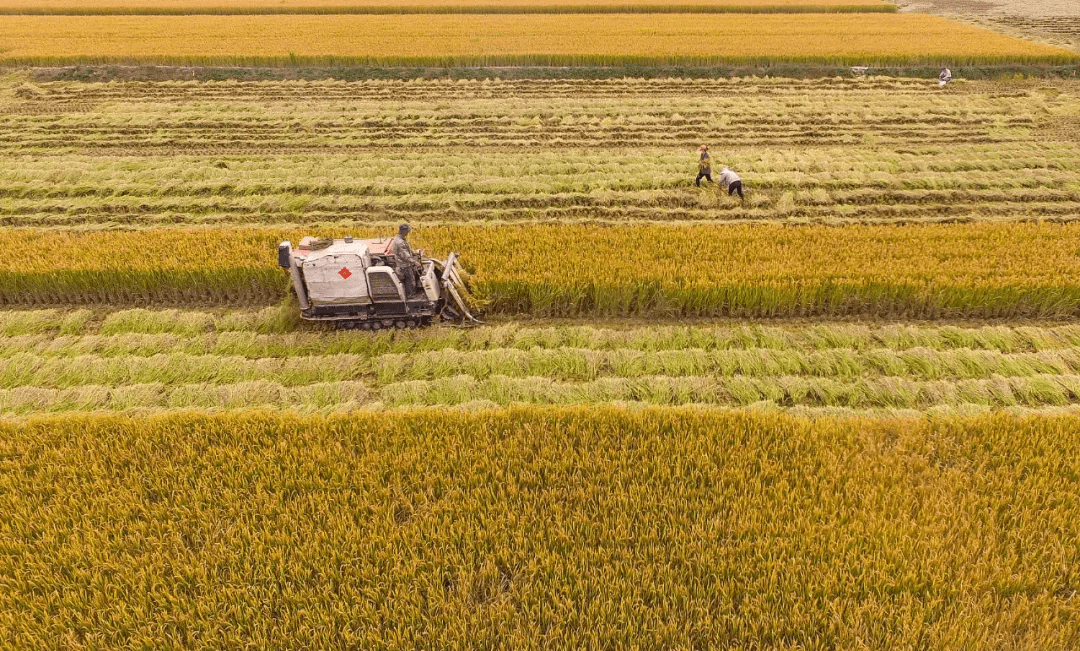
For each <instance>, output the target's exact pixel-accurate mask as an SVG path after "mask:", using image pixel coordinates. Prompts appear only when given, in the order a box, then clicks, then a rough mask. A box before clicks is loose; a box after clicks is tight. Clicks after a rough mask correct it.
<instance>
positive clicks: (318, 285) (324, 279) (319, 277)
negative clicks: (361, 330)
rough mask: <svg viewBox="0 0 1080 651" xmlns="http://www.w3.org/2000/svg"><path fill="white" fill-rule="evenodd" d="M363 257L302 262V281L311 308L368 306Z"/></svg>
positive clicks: (352, 255)
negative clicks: (362, 304)
mask: <svg viewBox="0 0 1080 651" xmlns="http://www.w3.org/2000/svg"><path fill="white" fill-rule="evenodd" d="M365 266H366V264H365V260H364V257H363V256H362V255H360V254H356V253H341V254H337V255H326V256H322V257H319V258H316V259H314V260H308V261H306V262H304V280H305V281H306V282H307V292H308V300H310V301H311V304H312V305H336V304H342V303H370V302H371V298H370V297H369V295H368V285H367V279H366V277H365V274H364V271H365Z"/></svg>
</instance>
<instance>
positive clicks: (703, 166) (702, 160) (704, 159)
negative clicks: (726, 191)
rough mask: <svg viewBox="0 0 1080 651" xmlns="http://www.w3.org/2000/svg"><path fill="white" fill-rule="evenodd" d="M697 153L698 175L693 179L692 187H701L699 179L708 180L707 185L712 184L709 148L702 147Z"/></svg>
mask: <svg viewBox="0 0 1080 651" xmlns="http://www.w3.org/2000/svg"><path fill="white" fill-rule="evenodd" d="M698 151H700V152H701V156H699V157H698V164H697V167H698V174H697V178H696V179H694V185H696V186H698V187H699V188H700V187H701V179H708V181H709V183H712V159H710V158H709V148H708V147H706V146H705V145H702V146H701V148H700V149H698Z"/></svg>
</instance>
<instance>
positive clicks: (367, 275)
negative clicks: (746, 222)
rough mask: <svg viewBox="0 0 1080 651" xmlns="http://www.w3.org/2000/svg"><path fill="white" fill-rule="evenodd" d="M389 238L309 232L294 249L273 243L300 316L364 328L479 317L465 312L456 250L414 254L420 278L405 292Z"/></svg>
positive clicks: (464, 289) (468, 320) (471, 320)
mask: <svg viewBox="0 0 1080 651" xmlns="http://www.w3.org/2000/svg"><path fill="white" fill-rule="evenodd" d="M391 242H392V240H391V239H389V238H376V239H368V240H361V239H355V238H352V237H346V238H343V239H319V238H315V237H310V236H309V237H305V238H304V239H302V240H300V244H299V245H298V246H297V247H296V249H293V247H292V243H291V242H282V243H281V244H280V245H278V265H279V266H280V267H281V268H282V269H284V270H285V271H286V272H288V274H289V276H290V277H291V279H292V286H293V289H295V290H296V297H297V299H298V301H299V303H300V316H301V317H302V318H304V319H306V320H308V321H323V322H328V323H333V324H334V325H336V326H337V327H339V328H349V329H363V330H380V329H384V328H417V327H421V326H425V325H428V324H430V323H431V322H432V321H433V320H434V319H436V318H438V319H441V320H444V321H455V322H458V323H461V324H464V325H473V324H477V323H480V321H478V320H477V319H476V318H475V317H473V315H472V314H471V313H470V312H469V300H470V299H471V292H470V290H469V287H468V285H467V284H466V283H465V281H464V280H463V279H462V278H461V274H460V273H459V269H458V264H459V263H458V256H457V254H456V253H451V254H450V255H449V257H447V259H446V260H443V261H440V260H435V259H432V258H426V257H423V256H422V255H417V256H416V260H415V263H416V271H417V273H418V275H419V282H418V283H417V289H416V292H415V293H414V294H413V295H412V296H408V295H406V289H405V287H406V285H405V283H404V282H403V280H402V278H401V277H400V276H399V273H398V270H397V269H395V268H394V267H393V266H391V263H392V262H393V259H392V258H393V256H392V255H391V254H390V252H389V248H390V245H391ZM403 273H407V272H403Z"/></svg>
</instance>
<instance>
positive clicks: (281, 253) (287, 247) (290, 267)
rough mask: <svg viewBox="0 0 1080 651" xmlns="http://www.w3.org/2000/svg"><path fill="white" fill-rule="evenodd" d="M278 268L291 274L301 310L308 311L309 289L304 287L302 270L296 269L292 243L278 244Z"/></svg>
mask: <svg viewBox="0 0 1080 651" xmlns="http://www.w3.org/2000/svg"><path fill="white" fill-rule="evenodd" d="M277 254H278V266H279V267H281V268H282V269H285V270H286V271H288V272H289V277H290V278H292V284H293V288H294V289H295V290H296V299H297V300H298V301H299V302H300V309H301V310H306V309H308V307H310V306H311V304H310V303H308V295H307V287H304V279H303V278H301V277H300V270H299V269H297V268H296V264H295V263H294V262H293V257H292V242H288V241H286V242H282V243H281V244H278V249H277Z"/></svg>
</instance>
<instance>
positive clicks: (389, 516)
mask: <svg viewBox="0 0 1080 651" xmlns="http://www.w3.org/2000/svg"><path fill="white" fill-rule="evenodd" d="M1078 427H1080V420H1078V419H1077V418H1076V417H1050V418H1031V419H1017V418H1013V417H1005V416H995V417H979V418H963V419H962V418H947V419H946V418H941V419H932V420H930V419H925V420H868V419H858V420H847V421H843V420H841V421H837V420H829V419H823V420H817V421H807V420H800V419H794V418H789V417H784V416H780V415H775V414H746V413H724V412H720V411H710V410H682V409H667V410H638V411H627V410H620V409H611V408H578V409H535V408H532V409H524V408H522V409H512V410H508V411H499V412H488V411H483V412H478V413H460V412H448V411H445V410H433V411H424V410H418V411H410V412H408V413H407V414H402V417H400V418H385V417H378V418H370V419H366V418H362V417H357V415H349V416H341V417H332V418H320V417H310V418H299V417H296V416H291V415H282V416H279V415H268V414H262V413H244V414H230V415H220V416H202V415H192V414H184V415H175V416H168V417H166V416H158V417H151V418H145V419H129V418H121V417H103V416H76V417H66V418H55V417H54V418H47V419H35V420H33V421H31V422H29V423H26V424H21V425H13V424H8V425H4V426H2V436H0V441H2V442H0V451H2V453H3V457H2V458H3V463H4V467H5V472H4V473H2V474H0V487H2V490H0V508H2V509H3V512H4V514H5V517H4V527H3V529H2V530H0V544H2V545H3V547H4V548H5V550H7V553H5V554H3V555H0V576H3V577H6V578H5V589H4V590H0V637H3V639H6V640H9V641H10V642H11V643H12V644H13V645H14V646H18V647H21V648H38V647H45V646H49V645H50V644H51V643H54V642H55V641H56V640H59V639H64V636H65V635H67V634H69V633H70V632H71V631H78V632H79V633H78V635H79V637H80V640H81V641H82V643H83V644H85V645H89V646H146V647H161V646H170V645H175V646H185V647H204V646H205V647H219V648H220V647H231V646H241V645H245V644H247V645H255V646H288V647H312V648H323V647H333V646H338V645H352V646H357V647H365V648H366V647H386V648H416V647H420V646H423V647H436V648H451V647H464V646H469V647H471V646H478V645H482V646H503V645H505V646H512V647H514V648H548V647H552V646H555V647H560V648H584V647H621V646H634V645H644V646H649V647H653V648H674V647H684V646H687V647H688V646H699V647H717V648H720V647H725V648H726V647H739V648H744V647H745V648H749V647H773V646H784V647H799V648H805V649H822V650H823V649H833V648H854V647H858V646H863V645H866V644H868V643H869V644H872V645H873V646H876V647H881V648H902V647H915V646H920V645H925V646H927V647H929V648H964V649H1000V648H1003V647H1016V648H1032V649H1035V648H1038V649H1065V648H1073V647H1075V646H1076V645H1077V643H1078V642H1080V637H1078V636H1080V633H1078V631H1080V609H1078V606H1077V603H1076V598H1075V589H1076V585H1077V582H1078V581H1080V577H1078V575H1077V569H1076V568H1078V567H1080V557H1078V552H1077V549H1078V546H1077V544H1076V541H1077V539H1078V535H1080V525H1078V523H1080V517H1078V509H1080V502H1078V500H1077V497H1076V496H1077V494H1078V493H1080V486H1078V485H1077V476H1080V461H1078V460H1080V444H1078V438H1077V437H1076V435H1075V432H1076V430H1077V428H1078ZM133 523H137V526H134V525H133ZM106 601H107V602H108V603H109V607H108V608H102V607H101V604H102V603H104V602H106ZM42 612H48V613H49V617H41V616H40V614H41V613H42Z"/></svg>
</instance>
